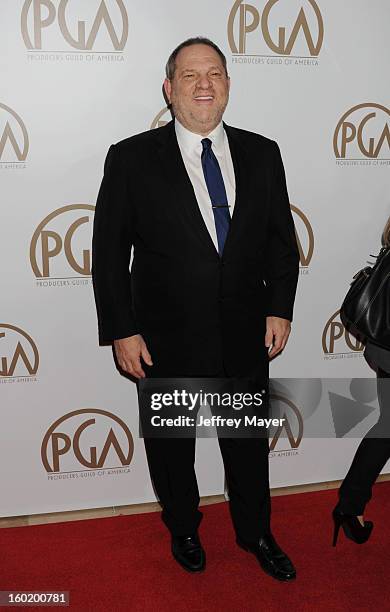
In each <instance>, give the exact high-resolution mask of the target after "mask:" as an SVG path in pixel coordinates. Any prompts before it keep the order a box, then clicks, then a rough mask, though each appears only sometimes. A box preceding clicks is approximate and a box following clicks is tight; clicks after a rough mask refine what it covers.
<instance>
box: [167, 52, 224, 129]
mask: <svg viewBox="0 0 390 612" xmlns="http://www.w3.org/2000/svg"><path fill="white" fill-rule="evenodd" d="M229 87H230V79H229V77H227V76H226V73H225V69H224V67H223V64H222V61H221V58H220V57H219V55H218V53H217V52H216V51H214V49H213V48H212V47H209V46H208V45H202V44H199V45H191V46H190V47H184V49H182V50H181V51H180V52H179V54H178V56H177V58H176V70H175V74H174V77H173V79H172V80H171V81H170V80H169V79H165V81H164V89H165V93H166V95H167V97H168V100H169V102H170V103H171V104H172V108H173V112H174V115H175V117H177V119H178V120H179V121H180V123H181V124H182V125H184V127H186V128H187V129H188V130H190V131H191V132H195V133H196V134H201V135H202V136H207V134H209V133H210V132H211V131H212V130H213V129H214V128H215V127H216V126H217V125H218V124H219V123H220V121H221V119H222V115H223V113H224V111H225V108H226V105H227V103H228V99H229Z"/></svg>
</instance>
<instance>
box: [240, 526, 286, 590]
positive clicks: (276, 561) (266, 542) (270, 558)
mask: <svg viewBox="0 0 390 612" xmlns="http://www.w3.org/2000/svg"><path fill="white" fill-rule="evenodd" d="M237 544H238V545H239V546H241V548H243V549H244V550H246V551H247V552H251V553H253V554H254V555H255V557H256V559H257V560H258V562H259V563H260V565H261V567H262V568H263V570H264V571H265V572H266V574H269V575H270V576H272V578H276V580H283V581H287V580H293V579H294V578H295V577H296V571H295V567H294V566H293V564H292V563H291V561H290V559H289V558H288V556H287V555H286V554H285V553H284V552H283V551H282V549H281V548H280V546H278V544H277V543H276V542H275V538H274V537H273V536H272V535H271V534H270V533H269V534H266V535H263V536H262V537H261V538H260V539H259V541H258V542H257V543H255V544H245V543H244V542H242V541H241V540H239V539H237Z"/></svg>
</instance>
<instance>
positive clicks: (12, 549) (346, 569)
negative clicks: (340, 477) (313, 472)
mask: <svg viewBox="0 0 390 612" xmlns="http://www.w3.org/2000/svg"><path fill="white" fill-rule="evenodd" d="M335 500H336V492H335V491H322V492H319V493H304V494H300V495H289V496H283V497H276V498H273V500H272V506H273V531H274V534H275V535H276V537H277V539H278V541H279V542H280V544H281V545H282V547H284V548H285V549H286V551H287V552H288V553H290V555H291V557H292V558H293V560H294V563H295V565H296V567H297V573H298V576H297V580H296V581H295V582H294V583H286V584H285V583H278V582H276V581H274V580H273V579H272V578H270V577H268V576H267V575H265V574H264V573H263V572H262V570H261V569H260V567H259V566H258V565H257V561H256V560H255V558H254V557H253V556H252V555H248V554H247V553H245V552H244V551H242V550H241V549H239V548H238V547H237V546H236V544H235V542H234V535H233V530H232V527H231V523H230V517H229V512H228V507H227V504H216V505H213V506H208V507H205V508H203V510H204V519H203V522H202V526H201V536H202V541H203V544H204V547H205V548H206V551H207V570H206V572H204V573H202V574H196V575H192V574H188V573H187V572H185V571H184V570H182V569H181V568H180V567H179V566H178V565H177V564H176V563H175V562H174V561H173V560H172V559H171V556H170V552H169V538H168V534H167V532H166V531H165V528H164V527H163V525H162V523H161V521H160V518H159V514H158V513H153V514H143V515H136V516H121V517H114V518H106V519H96V520H88V521H77V522H73V523H59V524H58V523H57V524H54V525H42V526H36V527H19V528H13V529H0V550H1V557H2V562H1V566H0V590H17V589H20V590H25V591H26V590H29V589H32V590H68V591H70V601H71V605H70V608H71V609H72V610H80V611H81V610H82V611H87V610H91V611H92V610H105V611H107V612H111V611H114V610H131V612H141V611H142V612H149V611H155V612H165V611H168V610H169V611H172V610H176V611H177V612H182V611H186V610H191V612H203V611H204V612H206V611H207V612H208V611H209V610H216V611H223V612H229V611H232V612H233V611H235V612H236V611H237V612H238V611H240V612H251V611H253V612H254V611H255V610H256V611H258V610H264V611H266V612H269V611H271V612H273V611H279V610H280V611H282V610H283V612H285V611H286V610H288V612H295V611H299V612H301V611H303V612H306V611H307V612H309V611H310V612H313V611H315V612H319V611H325V610H326V611H327V612H328V611H329V610H330V611H332V612H337V611H340V612H341V611H342V612H345V611H349V610H351V611H352V610H353V611H354V612H355V611H356V610H365V611H366V610H369V609H371V610H376V609H380V610H385V609H389V607H388V606H389V604H388V603H387V604H386V601H387V596H388V586H389V581H390V553H389V549H390V522H389V516H390V483H381V484H378V485H376V487H375V491H374V498H373V501H372V502H371V504H370V506H369V512H368V513H367V517H369V518H370V519H372V520H373V521H374V522H375V527H374V531H373V534H372V536H371V538H370V540H369V542H367V543H366V544H364V545H360V546H359V545H356V544H354V543H353V542H350V541H349V540H346V538H345V537H344V534H343V533H340V537H339V542H338V544H337V547H336V548H335V549H334V548H332V547H331V545H330V544H331V530H332V526H331V521H330V511H331V509H332V507H333V505H334V504H335ZM2 609H4V610H5V609H11V608H2Z"/></svg>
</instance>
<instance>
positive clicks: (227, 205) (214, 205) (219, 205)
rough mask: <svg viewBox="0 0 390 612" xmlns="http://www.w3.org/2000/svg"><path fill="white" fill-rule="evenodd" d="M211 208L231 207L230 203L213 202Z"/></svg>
mask: <svg viewBox="0 0 390 612" xmlns="http://www.w3.org/2000/svg"><path fill="white" fill-rule="evenodd" d="M211 208H230V204H213V205H212V206H211Z"/></svg>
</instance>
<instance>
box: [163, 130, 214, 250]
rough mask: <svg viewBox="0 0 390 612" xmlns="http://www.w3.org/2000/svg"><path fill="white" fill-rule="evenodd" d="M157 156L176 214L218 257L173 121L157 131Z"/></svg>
mask: <svg viewBox="0 0 390 612" xmlns="http://www.w3.org/2000/svg"><path fill="white" fill-rule="evenodd" d="M158 154H159V158H160V163H161V165H162V167H163V169H164V175H165V177H166V179H167V180H168V181H169V183H170V186H171V188H172V191H173V205H174V207H175V212H176V214H178V215H181V216H182V218H183V219H184V221H185V222H186V224H187V225H189V226H190V227H191V228H192V229H193V230H194V231H195V232H196V234H197V236H198V237H199V239H200V240H201V241H202V243H203V245H204V246H205V247H206V248H208V249H210V250H211V252H212V253H213V254H214V255H215V256H216V257H219V255H218V252H217V250H216V248H215V246H214V243H213V241H212V239H211V236H210V234H209V232H208V230H207V227H206V225H205V223H204V221H203V217H202V213H201V212H200V209H199V205H198V201H197V199H196V196H195V192H194V189H193V187H192V183H191V180H190V178H189V176H188V174H187V170H186V168H185V165H184V162H183V158H182V156H181V152H180V148H179V145H178V142H177V138H176V133H175V127H174V122H173V121H170V122H169V123H168V124H167V125H166V126H165V127H164V128H161V129H160V130H159V134H158Z"/></svg>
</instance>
